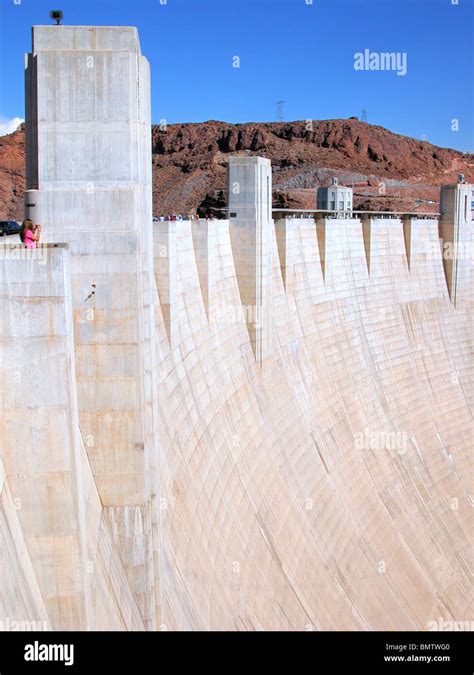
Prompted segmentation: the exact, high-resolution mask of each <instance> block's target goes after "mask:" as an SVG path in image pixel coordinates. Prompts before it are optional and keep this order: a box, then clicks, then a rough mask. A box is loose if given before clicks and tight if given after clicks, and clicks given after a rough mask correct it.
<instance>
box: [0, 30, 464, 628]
mask: <svg viewBox="0 0 474 675" xmlns="http://www.w3.org/2000/svg"><path fill="white" fill-rule="evenodd" d="M26 92H27V120H26V133H27V136H26V146H27V192H26V195H25V209H26V213H27V215H28V216H30V217H31V218H33V220H34V221H35V222H38V223H41V225H42V228H43V239H45V240H46V242H47V243H46V244H44V245H42V246H40V247H39V248H37V249H33V250H26V249H24V248H22V247H20V246H12V245H5V244H3V245H0V253H1V262H0V301H1V305H2V307H1V322H0V355H1V361H0V378H1V392H2V400H1V408H2V410H1V412H2V414H1V418H0V437H1V456H0V459H1V462H0V494H1V511H0V514H1V519H0V542H1V543H0V620H2V621H3V622H7V621H16V622H19V623H21V622H29V623H30V624H31V622H35V623H37V624H38V626H43V627H47V628H50V629H54V630H69V629H77V630H208V629H213V630H358V631H360V630H430V629H435V630H439V629H440V628H439V622H440V621H441V622H446V621H452V622H458V621H463V622H465V621H469V620H470V619H471V616H472V615H471V613H470V606H469V602H470V594H471V589H472V586H471V584H472V582H471V572H470V566H471V565H472V547H471V535H472V489H471V486H472V482H471V481H472V465H471V458H472V454H471V453H472V441H473V437H472V412H471V411H472V314H471V309H472V285H471V278H470V273H471V258H470V255H469V252H470V250H471V247H472V220H471V203H470V202H471V190H472V186H467V185H466V184H464V183H462V182H460V183H459V184H457V185H454V186H446V187H445V188H443V193H442V196H443V199H442V206H441V210H442V213H441V215H440V217H439V218H434V217H433V216H422V215H421V216H410V215H409V214H405V215H400V214H398V215H397V214H389V213H387V214H353V213H345V214H339V215H338V214H337V213H324V212H318V213H315V214H314V217H303V214H298V215H296V216H295V215H294V214H288V213H284V212H275V211H273V212H272V208H271V194H272V189H271V166H270V162H269V161H268V160H267V159H265V158H257V157H248V156H246V155H244V156H237V157H233V158H231V159H230V162H229V169H228V175H229V219H228V220H207V221H204V220H199V221H188V220H186V221H169V222H158V223H156V222H154V223H153V222H152V206H151V204H152V202H151V137H150V102H149V69H148V64H147V61H146V59H145V58H144V57H143V56H142V55H141V53H140V46H139V41H138V36H137V32H136V30H135V29H133V28H126V27H120V28H109V27H79V26H58V27H56V26H53V27H45V26H37V27H35V28H34V29H33V48H32V52H31V54H29V55H28V58H27V66H26ZM446 251H448V252H449V251H451V253H452V255H449V254H447V253H446Z"/></svg>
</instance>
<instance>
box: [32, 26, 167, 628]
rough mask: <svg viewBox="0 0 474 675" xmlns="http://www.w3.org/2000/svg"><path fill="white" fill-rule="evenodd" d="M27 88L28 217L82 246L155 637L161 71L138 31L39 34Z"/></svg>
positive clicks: (80, 381) (80, 335)
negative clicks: (153, 483)
mask: <svg viewBox="0 0 474 675" xmlns="http://www.w3.org/2000/svg"><path fill="white" fill-rule="evenodd" d="M26 83H27V84H26V86H27V91H26V101H27V103H26V114H27V118H26V128H27V169H28V170H27V181H28V185H27V188H28V189H27V191H26V193H25V206H26V213H27V215H28V216H30V217H31V218H33V219H34V221H35V222H38V223H40V224H43V225H44V227H43V237H44V239H46V240H47V241H49V242H66V243H68V245H69V250H70V254H71V280H72V305H73V313H74V336H75V343H76V357H77V391H78V404H79V415H80V423H81V430H82V435H83V438H84V441H85V443H86V446H87V452H88V455H89V459H90V462H91V466H92V471H93V474H94V479H95V482H96V484H97V488H98V491H99V495H100V499H101V501H102V503H103V505H104V507H105V508H106V510H107V512H108V515H109V518H110V526H111V528H112V533H113V536H114V538H115V540H116V543H117V546H118V547H119V549H120V550H121V552H122V560H123V562H124V564H125V567H126V569H127V572H128V575H129V579H130V584H131V586H132V588H133V589H134V591H135V594H136V600H137V602H138V604H139V606H140V609H141V612H142V616H143V619H144V621H145V624H146V625H147V627H150V628H153V627H154V626H155V625H156V623H155V621H156V617H155V600H154V575H153V572H152V568H153V563H152V549H153V546H152V522H153V514H152V497H151V488H150V484H149V467H150V466H151V465H153V462H154V460H153V457H152V454H153V453H154V452H155V449H156V446H157V441H156V413H155V411H154V408H153V406H154V398H155V391H154V385H153V382H154V376H155V375H154V371H155V368H154V359H155V347H154V343H155V333H154V289H155V281H154V276H153V240H152V209H151V136H150V79H149V66H148V62H147V60H146V59H145V58H144V57H143V56H141V53H140V43H139V40H138V35H137V31H136V29H135V28H128V27H117V28H112V27H96V26H35V27H34V28H33V47H32V52H31V54H30V55H28V60H27V75H26Z"/></svg>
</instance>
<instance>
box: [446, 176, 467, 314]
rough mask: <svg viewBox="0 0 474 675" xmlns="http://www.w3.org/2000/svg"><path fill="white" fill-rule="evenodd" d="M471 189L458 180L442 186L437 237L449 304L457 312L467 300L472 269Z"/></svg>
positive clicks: (461, 179) (461, 177)
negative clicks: (454, 307) (440, 249)
mask: <svg viewBox="0 0 474 675" xmlns="http://www.w3.org/2000/svg"><path fill="white" fill-rule="evenodd" d="M473 205H474V186H473V185H470V184H469V183H466V182H465V180H464V176H460V177H459V180H458V182H457V183H455V184H454V185H442V186H441V196H440V210H441V219H440V223H439V235H440V238H441V240H442V244H443V264H444V271H445V275H446V282H447V285H448V291H449V295H450V298H451V301H452V302H453V303H454V304H455V305H456V307H458V308H460V307H462V306H465V305H466V304H467V303H468V302H469V300H470V294H471V293H472V289H471V268H472V251H473V247H472V244H473V241H472V236H473V233H472V209H473Z"/></svg>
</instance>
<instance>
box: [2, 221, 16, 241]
mask: <svg viewBox="0 0 474 675" xmlns="http://www.w3.org/2000/svg"><path fill="white" fill-rule="evenodd" d="M20 230H21V227H20V225H18V223H17V222H16V221H15V220H0V237H6V236H8V235H11V234H20Z"/></svg>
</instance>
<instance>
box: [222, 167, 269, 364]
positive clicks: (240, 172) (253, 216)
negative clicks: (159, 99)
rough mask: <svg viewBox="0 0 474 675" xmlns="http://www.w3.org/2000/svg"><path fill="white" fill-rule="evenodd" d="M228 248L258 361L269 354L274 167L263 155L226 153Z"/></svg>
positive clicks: (261, 360)
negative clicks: (243, 155)
mask: <svg viewBox="0 0 474 675" xmlns="http://www.w3.org/2000/svg"><path fill="white" fill-rule="evenodd" d="M228 195H229V218H230V234H231V241H232V252H233V255H234V262H235V269H236V272H237V279H238V283H239V289H240V297H241V300H242V305H243V306H244V308H245V312H246V316H247V328H248V331H249V335H250V341H251V343H252V347H253V350H254V353H255V358H256V359H257V362H258V363H263V362H264V361H265V360H266V359H267V358H268V357H269V355H270V354H271V313H270V307H271V299H270V295H271V270H272V255H273V250H272V228H273V220H272V172H271V163H270V160H268V159H264V158H263V157H230V158H229V169H228Z"/></svg>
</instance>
